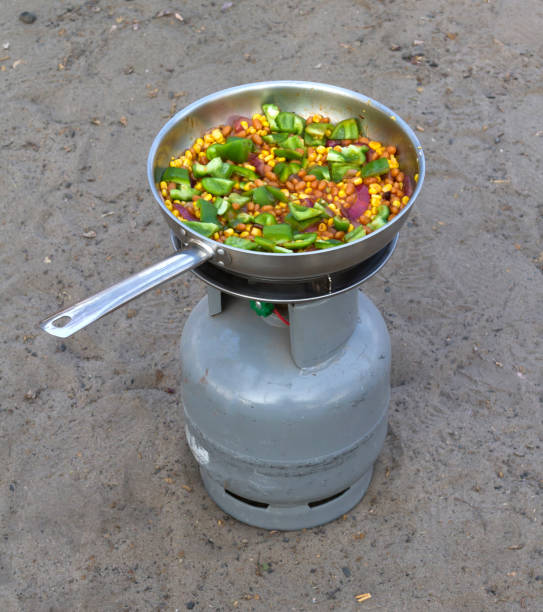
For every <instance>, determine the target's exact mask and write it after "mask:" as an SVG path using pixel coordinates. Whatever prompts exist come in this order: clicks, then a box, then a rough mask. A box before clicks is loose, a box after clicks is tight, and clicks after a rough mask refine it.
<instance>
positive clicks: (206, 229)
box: [183, 221, 221, 238]
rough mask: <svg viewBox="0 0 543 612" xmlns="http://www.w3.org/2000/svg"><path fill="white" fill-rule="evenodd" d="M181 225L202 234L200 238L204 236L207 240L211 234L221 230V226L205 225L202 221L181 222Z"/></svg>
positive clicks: (215, 224) (214, 224)
mask: <svg viewBox="0 0 543 612" xmlns="http://www.w3.org/2000/svg"><path fill="white" fill-rule="evenodd" d="M183 223H184V225H186V226H187V227H189V228H190V229H191V230H194V231H195V232H198V233H199V234H202V236H206V238H209V236H211V234H214V233H215V232H218V231H219V230H220V229H221V226H220V225H219V224H218V223H206V222H203V221H183Z"/></svg>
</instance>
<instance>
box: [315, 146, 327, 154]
mask: <svg viewBox="0 0 543 612" xmlns="http://www.w3.org/2000/svg"><path fill="white" fill-rule="evenodd" d="M327 152H328V149H327V148H326V147H323V146H322V145H319V146H318V147H317V153H320V154H321V155H322V154H323V153H327Z"/></svg>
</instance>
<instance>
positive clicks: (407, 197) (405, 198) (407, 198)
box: [402, 196, 409, 204]
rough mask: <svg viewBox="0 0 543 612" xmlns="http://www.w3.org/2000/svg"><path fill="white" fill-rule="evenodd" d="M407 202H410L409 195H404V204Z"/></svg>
mask: <svg viewBox="0 0 543 612" xmlns="http://www.w3.org/2000/svg"><path fill="white" fill-rule="evenodd" d="M407 202H409V196H404V197H403V198H402V204H407Z"/></svg>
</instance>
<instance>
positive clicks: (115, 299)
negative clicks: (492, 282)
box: [40, 81, 425, 338]
mask: <svg viewBox="0 0 543 612" xmlns="http://www.w3.org/2000/svg"><path fill="white" fill-rule="evenodd" d="M269 102H273V103H275V104H277V105H278V106H279V107H280V108H282V109H284V110H289V111H294V112H297V113H299V114H300V115H302V116H308V115H310V114H314V113H315V112H319V113H321V114H323V115H326V116H328V117H330V118H331V120H332V121H333V122H336V121H339V120H340V119H345V118H347V117H353V116H360V117H364V118H365V119H366V122H367V125H368V136H369V137H370V138H371V139H373V140H378V141H381V142H385V143H389V144H394V145H395V146H396V147H397V148H398V151H399V162H400V165H401V168H402V170H403V171H404V172H405V173H407V174H409V175H414V174H418V175H419V179H418V181H417V184H416V187H415V190H414V192H413V195H412V196H411V199H410V202H409V204H408V205H407V206H406V207H405V208H404V209H403V210H402V211H401V213H400V214H398V215H397V216H396V217H395V218H394V219H393V220H392V221H391V222H390V223H388V224H387V225H385V226H384V227H383V228H381V229H380V230H378V231H376V232H372V233H371V234H370V235H369V236H366V237H365V238H363V239H362V240H359V241H357V242H354V243H350V244H345V245H341V246H338V247H334V248H331V249H325V250H322V251H312V252H308V253H287V254H282V253H264V252H255V251H246V250H243V249H238V248H235V247H230V246H226V245H224V244H221V243H219V242H215V241H214V240H211V239H209V238H205V237H204V236H202V235H200V234H198V233H196V232H194V231H192V230H190V229H189V228H188V227H187V226H186V225H184V224H183V223H181V222H180V221H179V219H177V218H176V217H175V216H174V215H173V214H172V213H171V212H170V211H169V210H168V209H167V208H166V206H165V205H164V202H163V199H162V196H161V194H160V191H159V187H158V183H159V181H160V177H161V176H162V172H163V171H164V169H165V168H166V167H168V165H169V162H170V159H171V158H172V156H178V155H179V154H180V153H181V152H182V151H183V150H185V149H186V148H188V147H190V146H191V144H192V142H193V141H194V140H195V139H196V138H197V137H198V136H200V135H201V134H202V133H203V132H205V131H206V130H208V129H209V128H211V127H213V126H216V125H219V124H221V123H224V122H225V120H226V118H227V117H229V116H231V115H234V114H236V115H248V116H251V115H252V114H254V113H255V112H259V111H260V110H261V106H262V104H265V103H269ZM424 172H425V163H424V154H423V152H422V147H421V145H420V143H419V141H418V139H417V137H416V136H415V134H414V133H413V131H412V130H411V128H410V127H409V126H408V125H407V124H406V123H405V122H404V121H403V120H402V119H401V118H400V117H398V115H396V113H394V112H393V111H391V110H390V109H388V108H387V107H386V106H383V105H382V104H380V103H379V102H376V101H375V100H372V99H371V98H368V97H367V96H364V95H362V94H359V93H356V92H354V91H350V90H348V89H343V88H341V87H335V86H333V85H325V84H322V83H309V82H304V81H267V82H262V83H251V84H248V85H241V86H239V87H232V88H230V89H225V90H223V91H219V92H217V93H214V94H211V95H209V96H206V97H205V98H202V99H201V100H198V101H197V102H194V103H193V104H190V105H189V106H187V107H186V108H185V109H183V110H182V111H180V112H178V113H177V114H176V115H175V116H174V117H172V118H171V119H170V120H169V121H168V122H167V123H166V125H165V126H164V127H163V128H162V129H161V130H160V132H159V133H158V135H157V136H156V138H155V140H154V142H153V144H152V146H151V150H150V151H149V157H148V161H147V177H148V179H149V184H150V187H151V191H152V193H153V195H154V197H155V200H156V202H157V204H158V206H159V208H160V211H161V212H162V214H163V215H164V217H165V219H166V222H167V223H168V225H169V226H170V228H171V229H172V231H173V232H174V234H175V235H176V236H177V237H178V238H179V240H180V242H181V244H182V245H183V249H182V250H181V251H179V252H177V253H176V254H175V255H172V256H171V257H169V258H168V259H165V260H164V261H162V262H160V263H158V264H155V265H154V266H151V267H150V268H147V269H146V270H144V271H142V272H139V273H138V274H135V275H134V276H131V277H130V278H127V279H126V280H124V281H121V282H120V283H117V284H116V285H114V286H113V287H110V288H108V289H105V290H104V291H101V292H100V293H98V294H96V295H94V296H92V297H90V298H87V299H86V300H83V301H82V302H79V303H78V304H76V305H75V306H72V307H69V308H66V309H64V310H62V311H60V312H58V313H56V314H55V315H53V316H51V317H49V318H47V319H45V320H44V321H42V322H41V323H40V325H41V327H42V329H44V330H45V331H46V332H48V333H50V334H53V335H55V336H58V337H61V338H65V337H67V336H70V335H71V334H73V333H75V332H76V331H78V330H80V329H82V328H83V327H86V326H87V325H89V324H90V323H92V322H93V321H96V320H97V319H99V318H100V317H102V316H104V315H105V314H107V313H108V312H111V311H112V310H114V309H116V308H118V307H119V306H121V305H122V304H125V303H126V302H128V301H129V300H131V299H133V298H135V297H137V296H138V295H141V294H142V293H144V292H145V291H148V290H149V289H152V288H153V287H156V286H157V285H160V284H161V283H163V282H165V281H167V280H170V279H172V278H174V277H175V276H177V275H179V274H182V273H183V272H186V271H188V270H192V269H194V268H196V267H197V266H199V265H200V264H202V263H203V262H205V261H210V263H212V264H214V265H216V266H219V267H221V268H223V269H225V270H228V271H229V272H232V273H234V274H237V275H240V276H244V277H246V278H255V279H258V280H266V281H268V282H270V281H271V282H274V281H275V282H281V281H283V282H285V281H295V280H297V279H308V278H315V277H319V276H323V275H326V274H331V273H333V272H337V271H339V270H345V269H347V268H350V267H352V266H354V265H356V264H358V263H360V262H362V261H364V260H366V259H367V258H368V257H371V256H372V255H373V254H375V253H376V252H377V251H379V250H380V249H382V248H383V247H384V246H386V245H387V244H389V243H390V242H391V240H392V239H393V238H394V237H395V236H396V234H397V233H398V231H399V230H400V228H401V227H402V225H403V224H404V223H405V221H406V219H407V216H408V215H409V213H410V211H411V208H412V207H413V205H414V203H415V200H416V198H417V196H418V194H419V192H420V189H421V187H422V183H423V181H424Z"/></svg>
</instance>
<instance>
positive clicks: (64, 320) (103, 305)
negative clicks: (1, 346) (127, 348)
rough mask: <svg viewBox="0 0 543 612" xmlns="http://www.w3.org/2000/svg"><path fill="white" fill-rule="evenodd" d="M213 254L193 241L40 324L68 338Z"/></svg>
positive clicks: (210, 250)
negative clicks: (180, 249)
mask: <svg viewBox="0 0 543 612" xmlns="http://www.w3.org/2000/svg"><path fill="white" fill-rule="evenodd" d="M213 254H214V251H213V250H212V249H210V248H209V247H205V246H201V245H199V244H198V245H191V246H190V247H188V248H186V249H184V250H183V251H180V252H178V253H176V254H175V255H172V256H171V257H168V258H167V259H164V260H163V261H160V262H159V263H156V264H155V265H154V266H151V267H150V268H146V269H145V270H143V271H141V272H138V273H137V274H134V275H133V276H130V277H129V278H127V279H125V280H123V281H121V282H120V283H117V284H116V285H113V286H112V287H109V288H108V289H104V290H103V291H100V293H97V294H96V295H93V296H91V297H88V298H87V299H86V300H83V301H82V302H79V303H78V304H75V305H74V306H70V307H69V308H66V309H64V310H61V311H60V312H57V313H56V314H54V315H52V316H51V317H49V318H47V319H44V320H43V321H41V323H40V327H41V328H42V329H43V330H44V331H46V332H47V333H48V334H52V335H53V336H57V337H59V338H67V337H68V336H71V335H72V334H74V333H75V332H76V331H79V330H80V329H82V328H83V327H86V326H87V325H89V324H90V323H92V322H93V321H96V320H97V319H99V318H100V317H103V316H104V315H106V314H107V313H108V312H111V311H112V310H115V309H116V308H118V307H119V306H122V305H123V304H125V303H126V302H128V301H130V300H132V299H134V298H135V297H138V295H141V294H142V293H145V292H146V291H149V290H150V289H153V287H157V286H158V285H161V284H162V283H165V282H166V281H168V280H170V279H172V278H175V277H176V276H178V275H179V274H182V273H183V272H186V271H188V270H192V269H193V268H196V266H199V265H200V264H202V263H204V261H207V260H208V259H210V258H211V257H213Z"/></svg>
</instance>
